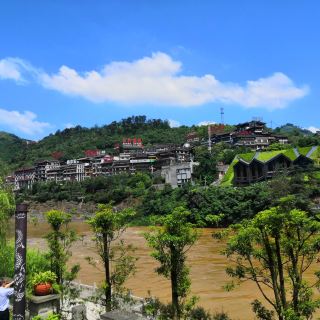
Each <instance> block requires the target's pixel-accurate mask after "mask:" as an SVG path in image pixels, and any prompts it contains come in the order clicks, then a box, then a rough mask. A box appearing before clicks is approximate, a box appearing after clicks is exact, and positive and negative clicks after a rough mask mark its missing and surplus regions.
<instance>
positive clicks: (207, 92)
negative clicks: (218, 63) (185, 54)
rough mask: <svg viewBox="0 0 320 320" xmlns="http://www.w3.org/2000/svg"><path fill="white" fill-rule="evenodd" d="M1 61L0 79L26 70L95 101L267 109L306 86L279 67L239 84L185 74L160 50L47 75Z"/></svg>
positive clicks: (49, 84)
mask: <svg viewBox="0 0 320 320" xmlns="http://www.w3.org/2000/svg"><path fill="white" fill-rule="evenodd" d="M0 63H1V64H0V77H2V78H5V79H13V80H16V81H22V80H24V77H23V76H26V77H27V75H29V76H31V77H32V78H33V79H35V80H36V81H38V82H39V83H40V84H41V85H42V86H44V87H45V88H48V89H52V90H56V91H59V92H61V93H64V94H68V95H73V96H80V97H83V98H85V99H88V100H90V101H93V102H96V103H98V102H116V103H120V104H127V105H135V104H151V105H158V106H161V105H163V106H180V107H192V106H199V105H203V104H207V103H214V102H219V103H225V104H237V105H241V106H244V107H247V108H256V107H264V108H267V109H271V110H272V109H279V108H284V107H286V106H287V105H288V104H289V103H290V102H292V101H294V100H296V99H299V98H302V97H304V96H305V95H307V94H308V92H309V88H308V87H307V86H296V85H295V84H294V82H293V81H292V80H291V79H290V78H289V77H288V76H286V75H285V74H283V73H281V72H276V73H274V74H272V75H271V76H268V77H265V78H260V79H258V80H250V81H247V82H246V83H245V84H244V85H241V84H238V83H232V82H221V81H219V80H217V79H216V78H215V76H214V75H212V74H205V75H203V76H192V75H188V76H186V75H183V74H182V63H181V62H180V61H175V60H173V59H172V58H171V57H170V56H169V55H167V54H165V53H162V52H157V53H153V54H152V55H151V57H144V58H141V59H139V60H136V61H133V62H127V61H122V62H111V63H110V64H107V65H105V66H104V67H103V68H102V69H101V70H98V71H96V70H92V71H87V72H79V71H77V70H75V69H72V68H70V67H68V66H62V67H61V68H60V69H59V71H58V72H57V73H55V74H51V75H50V74H48V73H46V72H42V71H41V70H40V69H37V68H35V67H33V66H32V65H30V64H29V63H27V62H26V61H24V60H21V59H17V58H7V59H3V60H0ZM1 66H2V67H1Z"/></svg>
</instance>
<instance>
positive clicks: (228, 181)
mask: <svg viewBox="0 0 320 320" xmlns="http://www.w3.org/2000/svg"><path fill="white" fill-rule="evenodd" d="M238 162H239V159H238V157H235V158H234V159H233V161H232V162H231V164H230V166H229V168H228V170H227V172H226V174H225V175H224V177H223V179H222V180H221V184H220V185H221V186H225V187H226V186H231V185H232V181H233V178H234V171H233V167H234V165H235V164H236V163H238Z"/></svg>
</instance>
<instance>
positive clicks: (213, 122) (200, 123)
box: [197, 121, 216, 127]
mask: <svg viewBox="0 0 320 320" xmlns="http://www.w3.org/2000/svg"><path fill="white" fill-rule="evenodd" d="M209 124H216V122H215V121H201V122H199V123H198V124H197V126H198V127H201V126H208V125H209Z"/></svg>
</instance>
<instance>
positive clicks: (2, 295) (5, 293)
mask: <svg viewBox="0 0 320 320" xmlns="http://www.w3.org/2000/svg"><path fill="white" fill-rule="evenodd" d="M12 294H13V288H4V287H0V311H5V310H7V309H8V308H9V296H11V295H12Z"/></svg>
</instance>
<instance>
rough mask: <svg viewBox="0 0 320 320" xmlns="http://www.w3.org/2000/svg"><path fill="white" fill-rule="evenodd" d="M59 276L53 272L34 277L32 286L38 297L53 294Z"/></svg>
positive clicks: (37, 274) (40, 273)
mask: <svg viewBox="0 0 320 320" xmlns="http://www.w3.org/2000/svg"><path fill="white" fill-rule="evenodd" d="M56 281H57V276H56V274H55V273H53V272H51V271H45V272H39V273H36V274H34V275H33V277H32V279H31V285H32V288H33V293H34V294H35V295H36V296H46V295H48V294H51V293H53V291H54V290H53V287H54V286H55V285H56Z"/></svg>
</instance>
